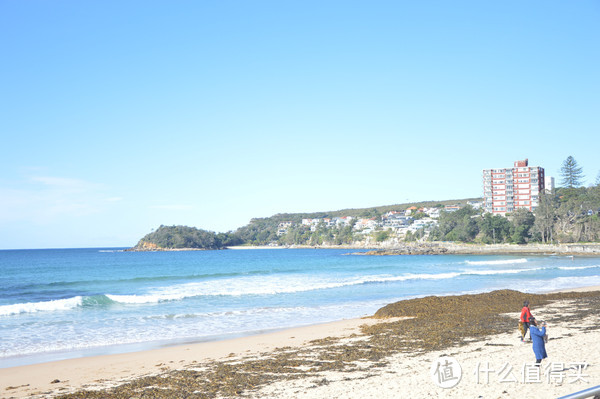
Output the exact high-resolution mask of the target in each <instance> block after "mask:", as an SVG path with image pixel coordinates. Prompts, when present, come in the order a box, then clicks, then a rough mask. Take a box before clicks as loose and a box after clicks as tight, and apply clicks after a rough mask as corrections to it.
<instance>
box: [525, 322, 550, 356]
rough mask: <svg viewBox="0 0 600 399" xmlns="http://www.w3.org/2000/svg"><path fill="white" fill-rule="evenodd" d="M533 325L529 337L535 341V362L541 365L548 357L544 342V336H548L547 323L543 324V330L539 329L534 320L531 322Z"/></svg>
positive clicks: (530, 327)
mask: <svg viewBox="0 0 600 399" xmlns="http://www.w3.org/2000/svg"><path fill="white" fill-rule="evenodd" d="M530 323H531V325H530V326H529V336H530V337H531V340H532V341H533V353H534V354H535V362H536V363H538V364H539V363H541V362H542V359H545V358H547V357H548V354H547V353H546V342H545V340H544V336H545V335H546V323H545V322H542V329H541V330H540V329H539V328H538V327H537V322H536V321H535V319H534V318H532V319H531V321H530Z"/></svg>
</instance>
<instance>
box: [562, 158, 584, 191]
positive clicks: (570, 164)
mask: <svg viewBox="0 0 600 399" xmlns="http://www.w3.org/2000/svg"><path fill="white" fill-rule="evenodd" d="M560 174H561V176H562V181H561V184H562V186H563V187H566V188H575V187H580V186H581V180H582V179H583V178H584V175H583V169H582V168H581V167H579V165H578V164H577V161H576V160H575V158H573V157H572V156H571V155H569V156H568V157H567V159H565V160H564V161H563V164H562V167H561V168H560Z"/></svg>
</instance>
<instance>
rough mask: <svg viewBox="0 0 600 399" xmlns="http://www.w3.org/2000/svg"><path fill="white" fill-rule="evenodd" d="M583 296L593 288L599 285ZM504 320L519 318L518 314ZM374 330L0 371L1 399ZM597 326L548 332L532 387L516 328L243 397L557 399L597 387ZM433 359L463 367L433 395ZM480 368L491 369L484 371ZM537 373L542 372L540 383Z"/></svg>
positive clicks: (321, 331) (282, 335)
mask: <svg viewBox="0 0 600 399" xmlns="http://www.w3.org/2000/svg"><path fill="white" fill-rule="evenodd" d="M586 290H600V287H589V288H587V289H586ZM577 291H582V290H581V289H578V290H577ZM576 303H577V300H564V301H560V302H555V303H552V304H550V305H547V306H546V307H544V308H537V309H536V308H534V309H533V313H534V315H535V316H536V317H537V318H538V320H540V319H544V318H545V317H546V316H545V315H549V314H551V313H553V312H557V311H558V312H560V313H561V314H567V313H569V309H570V308H571V307H573V306H575V305H576ZM510 316H511V317H514V318H515V320H517V319H518V313H514V314H512V313H511V314H510ZM384 321H389V320H384ZM378 322H381V320H375V319H369V318H366V319H354V320H344V321H340V322H334V323H327V324H321V325H315V326H308V327H301V328H294V329H289V330H285V331H279V332H273V333H268V334H261V335H256V336H250V337H244V338H237V339H232V340H226V341H217V342H209V343H198V344H190V345H182V346H174V347H166V348H163V349H158V350H151V351H144V352H135V353H126V354H119V355H107V356H97V357H86V358H78V359H70V360H63V361H58V362H50V363H42V364H36V365H29V366H21V367H12V368H3V369H0V397H2V398H13V397H15V398H22V397H32V398H35V397H44V398H45V397H52V396H56V395H60V394H66V393H69V392H74V391H76V390H79V389H82V388H86V389H102V388H107V387H111V386H116V385H119V384H121V383H123V382H127V381H130V380H133V379H136V378H139V377H142V376H147V375H156V374H163V373H167V372H168V371H169V370H175V369H190V368H194V367H195V368H198V365H202V364H203V363H210V362H214V361H215V360H217V361H228V362H231V361H243V360H246V359H254V358H257V357H261V356H265V353H267V354H268V353H269V352H270V351H273V350H275V348H282V347H291V348H307V347H310V346H311V345H318V344H316V343H315V342H310V341H313V340H316V339H321V338H325V337H346V338H342V341H344V340H360V339H361V332H360V329H359V326H360V325H362V324H367V323H369V324H374V323H378ZM599 322H600V317H599V314H598V313H596V314H595V315H592V316H589V317H587V318H586V319H585V320H577V321H576V322H574V323H568V324H567V323H559V324H556V325H550V326H549V327H548V334H549V337H550V339H549V341H548V343H547V344H546V349H547V351H548V355H549V358H548V359H545V360H544V361H543V367H542V374H541V377H540V382H534V381H535V380H536V376H535V375H534V374H532V371H531V368H530V367H529V366H528V364H527V363H531V362H533V361H535V358H534V355H533V351H532V349H531V345H530V344H529V343H522V342H520V340H519V338H518V336H517V331H516V329H515V332H514V333H510V334H500V335H494V336H489V337H487V338H486V339H485V340H484V341H477V342H473V343H471V344H468V345H466V346H461V347H456V348H449V349H446V350H443V351H437V352H428V353H418V354H407V353H398V354H394V355H392V356H391V357H390V358H388V359H387V360H388V362H387V364H385V365H381V364H375V363H373V362H368V361H363V362H360V361H359V362H356V365H355V367H354V369H353V370H352V371H323V372H319V373H317V374H315V373H309V374H307V376H306V377H301V378H296V379H290V380H282V381H276V382H273V383H270V384H268V385H266V386H263V387H258V388H257V389H253V390H249V391H246V392H244V394H245V395H247V396H248V397H253V398H370V397H372V398H427V397H448V398H511V397H522V398H530V397H558V396H561V395H565V394H568V393H572V392H576V391H579V390H582V389H585V388H588V387H591V386H595V385H600V364H599V363H598V360H597V356H598V353H600V330H597V329H587V328H588V327H594V326H598V323H599ZM423 328H426V329H430V330H431V332H432V334H443V331H436V326H435V325H424V326H423ZM442 355H446V356H452V357H453V358H454V359H456V360H457V361H458V363H460V366H461V368H462V378H461V380H460V382H459V383H458V385H457V386H455V387H453V388H449V389H444V388H440V387H438V386H437V385H436V383H435V382H434V380H433V379H432V376H431V375H430V367H431V366H432V364H434V362H436V361H437V359H438V358H439V357H440V356H442ZM577 363H581V364H583V365H584V366H585V369H584V370H578V369H577V365H576V364H577ZM436 364H437V363H436ZM486 369H488V370H494V371H488V372H484V370H486ZM524 369H525V374H523V370H524ZM477 370H479V373H477ZM544 372H546V374H548V372H550V378H549V380H548V378H547V376H546V375H544ZM533 373H534V372H533ZM477 378H479V381H477ZM488 379H489V380H488ZM504 380H514V381H512V382H511V381H504ZM57 381H58V382H57Z"/></svg>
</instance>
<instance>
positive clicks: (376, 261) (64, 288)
mask: <svg viewBox="0 0 600 399" xmlns="http://www.w3.org/2000/svg"><path fill="white" fill-rule="evenodd" d="M346 253H348V250H326V249H272V250H268V249H265V250H226V251H191V252H123V251H122V250H120V249H98V248H94V249H54V250H15V251H0V287H1V288H2V289H1V290H0V331H1V337H0V368H1V367H11V366H15V365H20V364H31V363H37V362H42V361H49V360H58V359H64V358H71V357H79V356H89V355H96V354H105V353H118V352H126V351H132V350H141V349H150V348H156V347H159V346H162V345H169V344H177V343H183V342H196V341H206V340H215V339H222V338H227V337H232V336H240V335H249V334H254V333H258V332H262V331H267V330H273V329H281V328H287V327H293V326H300V325H308V324H315V323H321V322H327V321H334V320H340V319H345V318H354V317H361V316H365V315H371V314H373V313H374V312H375V311H376V310H377V309H379V308H380V307H382V306H384V305H386V304H388V303H391V302H394V301H397V300H400V299H406V298H413V297H419V296H426V295H432V294H435V295H445V294H461V293H476V292H483V291H489V290H493V289H503V288H510V289H516V290H521V291H526V292H544V291H550V290H555V289H561V288H571V287H578V286H585V285H600V258H591V257H575V258H574V259H571V258H568V257H560V256H527V257H525V256H458V255H447V256H446V255H443V256H442V255H437V256H425V255H422V256H348V255H345V254H346Z"/></svg>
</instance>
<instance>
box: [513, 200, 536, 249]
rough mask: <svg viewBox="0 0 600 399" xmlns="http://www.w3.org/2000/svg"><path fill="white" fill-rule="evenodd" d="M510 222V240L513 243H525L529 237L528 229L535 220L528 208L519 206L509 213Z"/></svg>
mask: <svg viewBox="0 0 600 399" xmlns="http://www.w3.org/2000/svg"><path fill="white" fill-rule="evenodd" d="M509 219H510V221H511V223H512V228H511V240H512V242H514V243H515V244H525V243H526V242H527V241H528V239H529V238H530V237H531V234H530V230H531V228H532V227H533V224H534V222H535V216H534V215H533V213H531V212H530V211H529V210H528V209H525V208H519V209H517V210H516V211H514V212H512V213H511V214H509Z"/></svg>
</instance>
